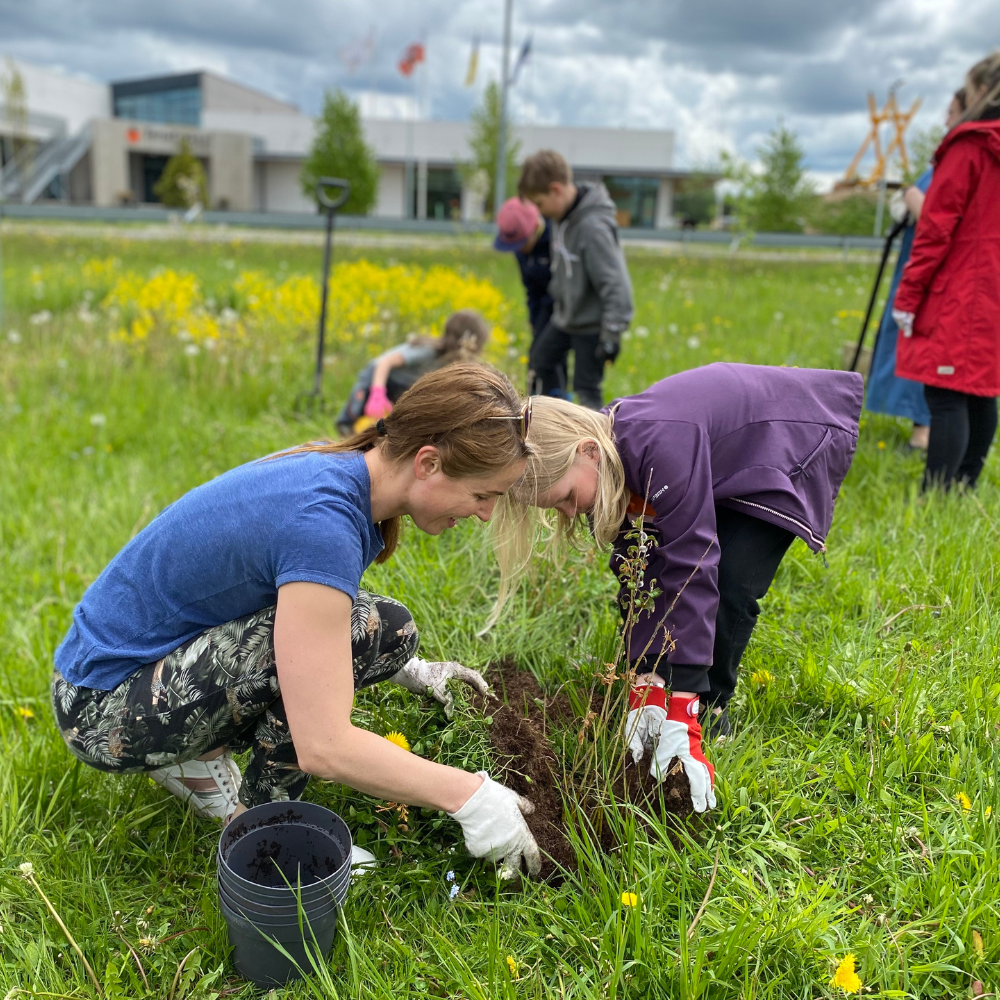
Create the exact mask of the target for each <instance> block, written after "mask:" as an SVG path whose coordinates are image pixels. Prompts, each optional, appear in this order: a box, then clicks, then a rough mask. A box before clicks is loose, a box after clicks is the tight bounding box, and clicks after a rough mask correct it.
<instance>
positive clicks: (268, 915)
mask: <svg viewBox="0 0 1000 1000" xmlns="http://www.w3.org/2000/svg"><path fill="white" fill-rule="evenodd" d="M219 899H220V900H221V901H222V902H224V903H225V904H226V906H228V907H229V909H231V910H235V911H236V912H237V913H239V914H241V915H242V916H244V917H246V918H247V919H248V920H256V919H260V920H261V921H263V922H265V923H275V924H279V923H297V922H298V919H299V911H300V910H301V911H302V913H303V914H304V915H305V917H306V918H307V919H309V920H312V919H313V918H314V917H323V916H326V914H327V913H329V911H330V910H335V909H336V908H337V907H338V906H341V905H342V903H343V900H342V899H339V898H338V897H337V896H336V895H334V894H333V893H330V895H329V896H327V897H325V898H323V899H317V900H312V901H309V900H303V901H302V902H301V904H300V903H299V901H298V900H296V901H294V902H292V903H286V904H279V905H277V906H271V905H268V904H267V903H259V902H257V901H256V900H253V899H243V898H240V897H238V896H234V895H233V894H232V893H231V892H230V890H229V889H228V888H226V886H225V884H224V883H222V882H220V883H219Z"/></svg>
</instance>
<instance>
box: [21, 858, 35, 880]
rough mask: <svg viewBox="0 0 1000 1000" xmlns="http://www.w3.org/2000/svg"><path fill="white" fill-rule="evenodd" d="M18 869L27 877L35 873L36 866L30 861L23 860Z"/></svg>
mask: <svg viewBox="0 0 1000 1000" xmlns="http://www.w3.org/2000/svg"><path fill="white" fill-rule="evenodd" d="M17 868H18V871H20V873H21V874H22V875H23V876H24V877H25V878H30V877H31V876H32V875H34V874H35V866H34V865H33V864H32V863H31V862H30V861H22V862H21V863H20V864H19V865H18V866H17Z"/></svg>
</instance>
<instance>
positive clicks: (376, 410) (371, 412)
mask: <svg viewBox="0 0 1000 1000" xmlns="http://www.w3.org/2000/svg"><path fill="white" fill-rule="evenodd" d="M390 413H392V403H390V402H389V394H388V393H387V392H386V391H385V386H384V385H373V386H372V387H371V388H370V389H369V390H368V401H367V402H366V403H365V416H366V417H371V418H372V419H373V420H378V419H379V418H380V417H384V416H387V415H388V414H390Z"/></svg>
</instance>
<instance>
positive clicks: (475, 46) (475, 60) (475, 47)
mask: <svg viewBox="0 0 1000 1000" xmlns="http://www.w3.org/2000/svg"><path fill="white" fill-rule="evenodd" d="M478 69H479V39H478V38H476V39H473V42H472V52H471V53H470V54H469V68H468V69H467V70H466V71H465V86H466V87H471V86H472V85H473V84H474V83H475V82H476V71H477V70H478Z"/></svg>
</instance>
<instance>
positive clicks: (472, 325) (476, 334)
mask: <svg viewBox="0 0 1000 1000" xmlns="http://www.w3.org/2000/svg"><path fill="white" fill-rule="evenodd" d="M489 339H490V325H489V323H487V322H486V319H485V318H484V317H483V315H482V313H480V312H477V311H476V310H475V309H459V310H458V311H456V312H453V313H452V314H451V315H450V316H449V317H448V318H447V319H446V320H445V323H444V332H443V333H442V334H441V336H440V337H425V336H419V337H409V338H407V343H410V344H418V345H419V346H420V347H433V348H434V350H435V351H437V354H438V361H437V364H436V366H435V367H437V368H443V367H444V366H445V365H453V364H455V362H456V361H474V360H475V359H476V357H477V356H478V355H479V353H480V352H481V351H482V349H483V348H484V347H485V346H486V341H487V340H489Z"/></svg>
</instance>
